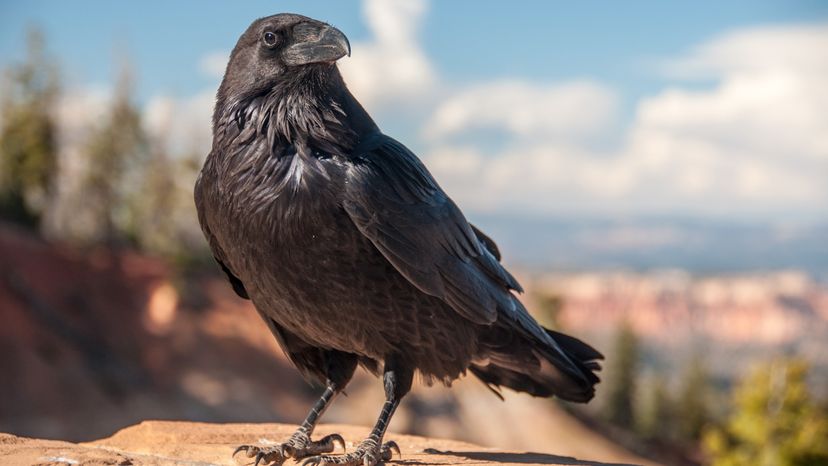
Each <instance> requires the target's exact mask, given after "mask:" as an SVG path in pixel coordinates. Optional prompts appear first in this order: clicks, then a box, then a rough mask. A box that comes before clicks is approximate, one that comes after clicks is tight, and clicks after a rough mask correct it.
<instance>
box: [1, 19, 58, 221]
mask: <svg viewBox="0 0 828 466" xmlns="http://www.w3.org/2000/svg"><path fill="white" fill-rule="evenodd" d="M44 43H45V40H44V37H43V35H42V34H41V33H40V31H39V30H37V29H32V30H30V31H29V34H28V38H27V49H28V51H27V56H26V59H25V60H24V62H23V63H21V64H19V65H16V66H13V67H11V68H10V69H9V70H8V78H9V79H8V80H7V81H6V82H5V83H4V84H5V85H4V89H3V92H2V95H3V99H2V103H0V110H1V111H2V127H0V216H2V217H5V218H8V219H10V220H13V221H16V222H18V223H22V224H26V225H29V226H32V227H36V226H38V225H39V223H40V219H41V217H42V215H43V214H44V212H45V210H46V208H47V206H48V205H49V202H50V199H51V197H52V196H53V192H54V184H55V179H56V176H57V170H58V167H57V162H58V158H57V155H58V145H57V127H56V122H55V119H54V116H53V113H52V112H53V111H54V109H55V107H56V103H57V99H58V94H59V86H58V69H57V67H56V66H55V64H54V62H53V61H52V60H51V58H50V57H48V56H47V55H46V52H45V46H44Z"/></svg>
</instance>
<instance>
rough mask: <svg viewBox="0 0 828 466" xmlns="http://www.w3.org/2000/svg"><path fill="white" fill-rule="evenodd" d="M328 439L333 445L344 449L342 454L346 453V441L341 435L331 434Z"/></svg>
mask: <svg viewBox="0 0 828 466" xmlns="http://www.w3.org/2000/svg"><path fill="white" fill-rule="evenodd" d="M327 439H328V440H329V441H330V442H331V445H339V446H340V447H342V453H345V452H346V451H347V449H346V448H345V439H344V438H342V436H341V435H339V434H331V435H329V436H328V437H327Z"/></svg>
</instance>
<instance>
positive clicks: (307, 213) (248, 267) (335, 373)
mask: <svg viewBox="0 0 828 466" xmlns="http://www.w3.org/2000/svg"><path fill="white" fill-rule="evenodd" d="M349 54H350V45H349V43H348V39H347V38H346V37H345V35H344V34H342V32H340V31H339V30H338V29H336V28H334V27H332V26H330V25H328V24H325V23H323V22H320V21H316V20H314V19H311V18H307V17H304V16H300V15H294V14H278V15H275V16H270V17H266V18H262V19H259V20H257V21H255V22H253V24H252V25H251V26H250V27H249V28H248V29H247V31H245V32H244V34H242V36H241V38H240V39H239V41H238V43H237V44H236V47H235V48H234V49H233V52H232V54H231V56H230V61H229V63H228V65H227V70H226V73H225V75H224V79H223V81H222V83H221V86H220V88H219V90H218V95H217V101H216V107H215V113H214V115H213V146H212V150H211V152H210V154H209V155H208V157H207V160H206V162H205V164H204V167H203V168H202V170H201V174H200V176H199V179H198V181H197V182H196V187H195V202H196V206H197V208H198V215H199V221H200V222H201V227H202V229H203V231H204V234H205V236H206V237H207V240H208V242H209V244H210V247H211V248H212V251H213V253H214V255H215V257H216V259H217V261H218V262H219V264H220V265H221V268H222V269H223V270H224V272H225V273H226V274H227V276H228V278H229V279H230V283H231V284H232V286H233V289H234V290H235V291H236V293H238V295H239V296H241V297H243V298H247V299H250V300H251V301H252V302H253V304H254V305H255V307H256V309H257V310H258V312H259V314H261V316H262V318H263V319H264V320H265V322H266V323H267V325H268V326H269V327H270V330H271V331H272V332H273V335H274V336H275V337H276V339H277V340H278V341H279V344H280V345H281V347H282V349H283V350H284V352H285V353H286V354H287V356H288V357H289V359H290V360H291V362H292V363H293V364H294V365H295V366H296V367H297V368H298V369H299V370H300V371H301V372H302V373H303V374H304V376H305V377H306V378H309V379H312V380H317V381H319V382H321V383H323V384H325V385H326V387H327V388H326V389H325V392H324V393H323V394H322V398H321V399H320V400H319V401H318V402H317V403H316V405H315V406H314V408H313V410H311V412H310V413H309V414H308V417H307V419H306V420H305V421H304V422H303V423H302V425H301V427H300V428H299V430H298V431H297V432H296V433H295V434H294V435H293V436H292V437H290V439H288V440H286V441H285V442H284V443H282V444H279V445H276V446H274V447H260V446H253V445H243V446H241V447H239V448H238V449H237V450H236V453H238V452H239V451H243V452H245V453H246V454H247V455H248V457H251V458H252V457H254V456H255V457H256V463H257V464H258V463H259V462H260V461H264V462H266V463H275V464H281V463H282V462H283V461H284V460H285V459H286V458H288V457H292V458H294V459H299V458H308V459H307V460H306V461H305V462H306V463H310V464H314V465H318V464H324V465H328V464H338V465H347V466H356V465H361V464H364V465H365V466H373V465H375V464H376V463H378V462H380V461H383V460H388V459H390V458H391V450H394V449H395V447H396V446H395V445H394V444H393V442H389V443H386V444H383V443H382V440H383V436H384V434H385V430H386V427H387V425H388V422H389V421H390V418H391V416H392V415H393V414H394V410H395V409H396V408H397V406H398V405H399V403H400V400H401V399H402V398H403V396H404V395H405V394H406V393H407V392H408V391H409V389H410V388H411V383H412V379H413V377H414V374H415V373H419V374H420V376H421V377H422V378H423V380H424V381H425V382H426V383H432V382H435V381H437V382H442V383H444V384H449V383H450V382H451V381H452V380H454V379H456V378H457V377H459V376H460V375H462V374H464V373H465V372H466V371H469V372H471V373H472V374H473V375H474V376H476V377H477V378H478V379H480V380H481V381H483V383H485V384H486V385H487V386H488V387H489V388H491V389H492V391H493V392H494V393H495V394H498V395H499V391H498V390H499V388H500V387H508V388H511V389H514V390H517V391H521V392H526V393H529V394H531V395H534V396H540V397H551V396H557V397H559V398H561V399H564V400H568V401H575V402H587V401H589V400H590V399H591V398H592V397H593V395H594V392H595V389H594V385H595V384H596V383H597V382H598V377H597V376H596V375H595V374H594V373H593V371H597V370H598V369H600V366H599V365H598V363H597V361H596V360H598V359H601V358H602V356H601V354H600V353H598V352H597V351H596V350H595V349H593V348H592V347H590V346H589V345H587V344H586V343H583V342H581V341H579V340H577V339H575V338H573V337H570V336H567V335H563V334H561V333H558V332H555V331H553V330H548V329H545V328H543V327H541V326H540V325H539V324H538V323H537V322H536V321H535V320H534V319H533V318H532V317H531V316H530V315H529V314H528V313H527V312H526V309H525V308H524V307H523V305H522V304H521V303H520V301H518V299H517V298H516V297H515V295H514V294H513V291H517V292H520V291H522V290H521V287H520V285H519V284H518V283H517V281H516V280H515V279H514V277H512V275H511V274H509V272H508V271H506V269H504V268H503V266H501V265H500V262H499V261H500V253H499V252H498V249H497V246H496V245H495V243H494V241H492V240H491V239H490V238H489V237H488V236H486V235H485V234H483V233H482V232H481V231H480V230H478V229H477V228H475V227H474V226H472V225H471V224H469V222H468V221H466V219H465V217H464V216H463V213H462V212H461V211H460V209H459V208H458V207H457V206H456V205H455V204H454V202H452V200H451V199H449V197H448V196H447V195H446V194H445V193H444V192H443V190H442V189H441V188H440V186H439V185H438V184H437V182H436V181H435V180H434V178H432V176H431V174H430V173H429V172H428V170H427V169H426V168H425V166H423V164H422V163H421V162H420V160H419V159H418V158H417V157H416V156H415V155H414V154H413V153H411V151H409V150H408V149H407V148H406V147H405V146H403V145H402V144H400V143H399V142H397V141H395V140H394V139H392V138H391V137H389V136H386V135H384V134H383V133H382V132H381V131H380V130H379V128H378V127H377V125H376V124H375V123H374V121H373V120H372V119H371V117H370V116H369V115H368V113H367V112H366V111H365V109H363V108H362V106H361V105H360V104H359V102H357V100H356V99H355V98H354V96H353V95H351V93H350V92H349V91H348V89H347V87H346V86H345V83H344V82H343V80H342V76H341V75H340V73H339V70H338V69H337V66H336V61H337V60H338V59H339V58H341V57H343V56H345V55H349ZM357 365H361V366H362V367H364V368H365V369H367V370H368V371H370V372H372V373H374V374H376V375H379V374H380V373H382V377H383V383H384V386H385V404H384V406H383V408H382V412H381V413H380V416H379V419H378V420H377V423H376V425H375V427H374V429H373V430H372V432H371V434H370V436H369V437H368V438H367V439H365V440H364V441H363V442H362V443H360V445H359V446H358V447H357V448H356V450H355V451H353V452H350V453H348V454H344V455H323V453H330V452H332V451H333V450H334V444H336V443H339V444H341V445H342V447H343V448H344V441H343V440H342V437H340V436H339V435H331V436H328V437H325V438H323V439H321V440H318V441H312V440H311V439H310V435H311V434H312V432H313V429H314V427H315V425H316V422H317V420H318V418H319V416H320V415H321V414H322V413H323V412H324V411H325V408H326V407H327V406H328V404H329V403H330V401H331V400H332V399H333V398H334V397H335V396H336V395H337V394H338V393H340V392H341V391H342V390H343V389H344V388H345V385H346V384H347V383H348V381H349V380H350V379H351V376H352V375H353V373H354V370H355V369H356V367H357ZM397 450H398V449H397ZM234 454H235V453H234Z"/></svg>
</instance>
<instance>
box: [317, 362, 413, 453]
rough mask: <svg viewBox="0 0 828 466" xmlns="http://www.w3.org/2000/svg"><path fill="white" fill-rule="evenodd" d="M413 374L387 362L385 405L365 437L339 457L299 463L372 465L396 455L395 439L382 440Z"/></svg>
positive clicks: (406, 391) (397, 451)
mask: <svg viewBox="0 0 828 466" xmlns="http://www.w3.org/2000/svg"><path fill="white" fill-rule="evenodd" d="M413 376H414V371H413V370H410V369H407V368H404V367H400V366H397V365H396V364H393V363H392V364H389V362H388V361H386V363H385V373H384V374H383V382H384V385H385V404H384V405H383V406H382V412H381V413H380V415H379V418H378V419H377V423H376V424H375V425H374V428H373V429H372V430H371V433H370V435H368V438H366V439H365V440H363V441H362V443H360V444H359V446H357V448H356V449H355V450H354V451H353V452H351V453H347V454H345V455H339V456H333V455H318V456H311V457H310V458H307V459H305V461H303V462H302V466H375V465H376V464H377V463H380V462H383V461H388V460H390V459H391V456H392V452H396V453H397V455H399V454H400V447H399V446H397V444H396V442H393V441H391V442H386V443H382V439H383V437H384V436H385V430H386V429H387V428H388V423H389V422H390V421H391V417H392V416H393V415H394V411H396V410H397V406H399V404H400V401H401V400H402V397H403V396H404V395H405V394H406V393H408V391H409V390H410V389H411V381H412V379H413Z"/></svg>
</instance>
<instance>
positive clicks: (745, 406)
mask: <svg viewBox="0 0 828 466" xmlns="http://www.w3.org/2000/svg"><path fill="white" fill-rule="evenodd" d="M807 371H808V366H807V364H806V363H805V362H804V361H802V360H797V359H794V360H780V361H775V362H773V363H771V364H768V365H765V366H763V367H760V368H759V369H757V370H756V371H754V372H753V373H752V374H750V375H749V376H748V377H746V378H745V379H744V380H743V381H742V382H741V384H740V385H739V386H738V387H737V389H736V390H735V392H734V397H733V404H734V411H733V413H732V414H731V416H730V417H729V419H728V420H727V422H726V423H725V425H724V426H723V427H722V428H716V429H710V430H708V431H706V432H705V434H704V436H703V445H704V448H705V450H706V452H707V454H708V455H709V457H710V460H711V465H713V466H737V465H738V466H741V465H746V464H749V465H756V466H817V465H825V464H828V414H826V413H825V411H823V410H822V409H820V407H819V406H818V404H817V403H815V402H814V400H813V399H812V398H811V396H810V394H809V393H808V387H807V385H806V376H807Z"/></svg>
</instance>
